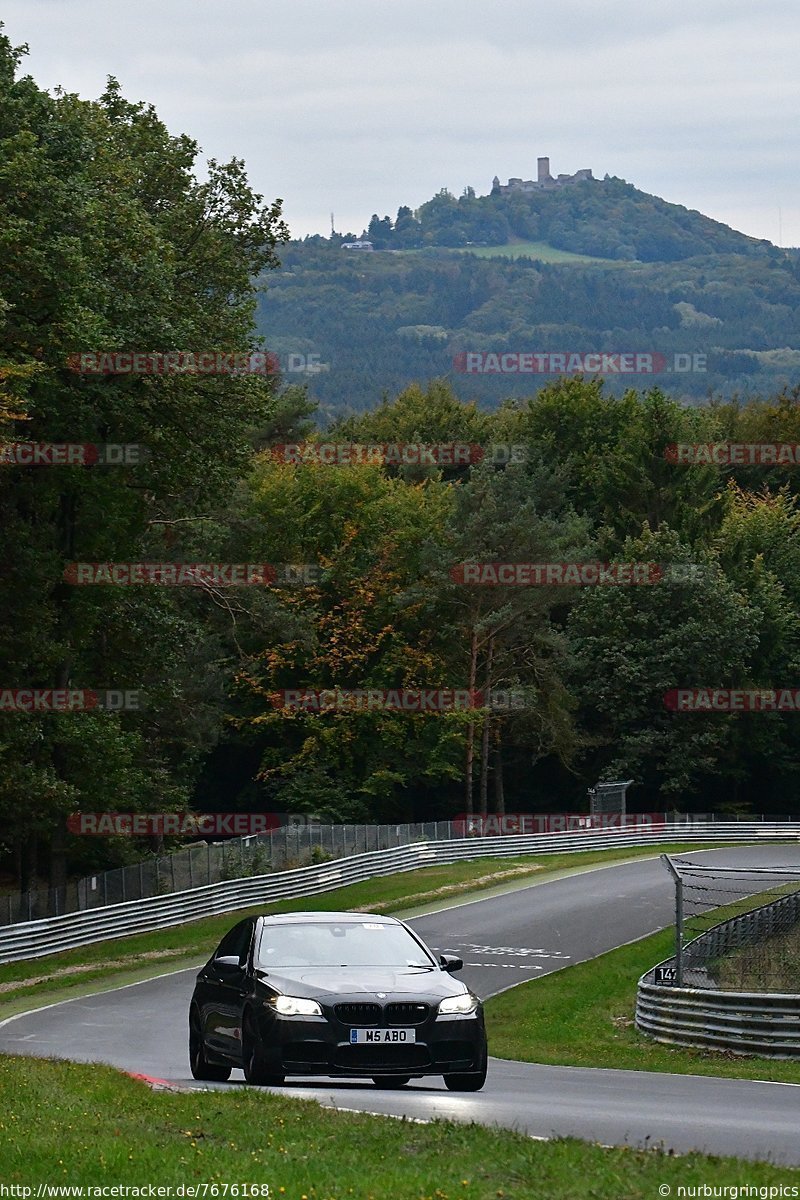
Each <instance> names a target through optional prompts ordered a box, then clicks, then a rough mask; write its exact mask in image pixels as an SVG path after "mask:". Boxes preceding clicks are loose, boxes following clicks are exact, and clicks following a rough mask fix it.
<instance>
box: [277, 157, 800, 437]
mask: <svg viewBox="0 0 800 1200" xmlns="http://www.w3.org/2000/svg"><path fill="white" fill-rule="evenodd" d="M364 232H365V233H366V234H367V235H368V237H369V239H370V241H371V242H372V243H373V245H374V246H375V252H374V253H370V252H369V251H358V250H343V249H342V243H343V242H344V241H346V240H352V239H354V238H355V237H356V236H357V235H355V234H345V235H335V236H333V237H331V238H330V239H327V238H322V237H313V238H307V239H305V240H304V241H302V242H293V243H291V244H290V245H289V246H287V247H286V248H285V249H284V250H283V252H282V254H281V258H282V261H283V270H282V271H280V272H278V273H277V274H273V275H272V277H271V278H270V280H269V291H268V293H267V294H266V295H265V296H262V298H261V300H260V304H259V326H260V329H261V332H262V333H263V335H264V336H265V338H266V341H267V345H268V347H269V349H271V350H272V351H274V352H275V353H276V354H277V355H278V359H279V361H280V363H281V366H282V369H283V372H284V375H285V378H286V381H287V382H297V381H300V380H302V381H304V382H306V383H307V385H308V390H309V393H310V395H311V396H312V397H313V398H315V399H316V400H318V401H319V403H320V408H321V412H322V415H323V419H325V418H327V417H331V416H334V415H341V414H342V413H344V412H348V411H356V412H358V411H363V410H365V409H369V408H372V407H373V406H374V405H375V404H376V403H377V402H378V401H379V400H380V399H381V397H382V396H385V395H387V394H388V395H394V394H396V393H397V392H399V391H400V390H401V389H402V388H403V387H405V386H407V385H408V384H409V383H411V382H414V381H425V380H428V379H430V378H433V377H442V376H444V377H448V378H449V379H450V381H451V384H452V386H453V389H454V391H455V392H456V393H457V394H458V395H459V396H460V397H461V398H462V399H477V400H478V401H479V402H481V403H482V404H484V405H487V406H490V407H494V406H495V405H496V404H498V403H499V402H500V401H501V400H502V399H504V398H507V397H512V396H526V395H531V394H533V393H535V392H536V391H538V390H539V388H540V387H541V386H542V385H543V384H545V383H547V382H548V381H549V380H550V379H552V378H553V374H552V373H547V372H548V371H549V368H550V367H551V366H552V365H553V363H554V362H555V364H556V368H557V365H558V360H551V359H545V360H540V367H541V366H542V365H543V366H544V368H545V369H546V370H545V371H544V372H542V371H541V370H540V371H539V372H537V373H534V374H531V373H520V374H515V373H501V374H464V373H463V371H462V369H461V368H462V366H463V361H464V360H463V358H462V357H460V356H462V355H463V354H464V352H481V353H492V352H494V353H498V354H501V353H504V352H505V353H512V354H524V353H531V352H535V353H539V354H548V353H549V354H553V353H573V354H583V355H586V354H590V353H592V352H604V353H606V354H624V353H632V352H639V353H651V354H656V355H663V356H664V361H663V364H662V365H663V368H664V369H663V370H662V371H661V372H660V373H659V375H658V377H657V382H659V383H660V384H661V386H663V387H664V388H665V390H667V391H669V392H671V393H672V394H673V395H676V396H678V397H680V398H681V399H683V400H684V401H686V402H689V403H691V402H697V401H699V400H701V399H702V398H704V397H707V396H709V395H723V396H725V397H730V396H732V395H734V394H739V395H743V396H752V395H758V394H764V395H766V394H773V393H775V392H776V391H780V390H781V389H783V388H792V387H794V386H795V384H796V383H797V381H798V380H800V320H798V315H799V314H800V262H799V261H798V257H797V255H796V254H793V253H791V252H789V253H787V252H786V251H783V250H780V249H778V248H777V247H775V246H773V245H772V244H771V243H769V242H766V241H759V240H757V239H755V238H750V237H747V236H746V235H744V234H741V233H738V232H736V231H735V230H733V229H730V228H729V227H728V226H726V225H722V224H720V222H718V221H713V220H711V219H710V218H709V217H706V216H703V215H702V214H701V213H698V212H693V211H690V210H688V209H686V208H684V207H682V206H680V205H676V204H670V203H668V202H667V201H665V200H661V199H659V198H658V197H656V196H650V195H648V194H646V193H644V192H641V191H639V190H638V189H636V188H634V187H632V186H631V185H630V184H627V183H625V182H624V181H623V180H620V179H609V178H606V179H605V180H590V181H585V182H581V183H575V184H572V185H570V186H569V187H564V188H561V189H557V190H554V191H543V192H538V193H533V194H531V193H527V194H526V193H523V192H516V193H514V192H511V193H503V194H499V193H493V194H491V195H489V196H476V195H475V193H474V191H473V190H472V189H471V188H468V189H465V192H464V194H463V195H462V196H460V197H458V198H456V197H454V196H453V195H451V194H450V193H449V192H447V191H442V192H440V193H438V194H437V195H436V196H434V197H433V198H432V199H431V200H429V201H428V202H427V203H425V204H423V205H422V206H421V207H420V208H419V209H417V210H416V212H412V210H411V209H410V208H407V207H401V208H400V209H399V210H398V214H397V217H396V219H395V220H394V221H392V220H391V219H390V218H389V217H388V216H387V217H383V218H379V217H378V216H377V215H375V216H373V218H372V220H371V222H370V223H369V227H368V229H367V230H366V231H364ZM391 251H394V252H391ZM676 356H678V357H677V358H676ZM473 361H474V360H473ZM490 361H493V360H490ZM507 361H510V360H507ZM589 361H590V364H591V363H592V362H593V361H594V360H591V359H590V360H589ZM657 362H659V363H660V362H661V360H660V359H659V360H657ZM687 365H691V367H692V369H691V370H681V369H679V370H675V369H674V368H675V367H676V366H677V367H678V368H685V367H686V366H687ZM608 380H609V382H608V387H609V388H610V389H612V390H614V391H619V390H621V389H623V388H624V387H626V386H637V387H638V386H647V385H648V384H651V383H652V382H653V381H654V380H653V378H652V377H646V376H641V375H637V376H629V375H613V374H612V375H609V376H608Z"/></svg>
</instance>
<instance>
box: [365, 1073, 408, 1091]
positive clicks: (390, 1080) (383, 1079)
mask: <svg viewBox="0 0 800 1200" xmlns="http://www.w3.org/2000/svg"><path fill="white" fill-rule="evenodd" d="M372 1082H373V1083H374V1084H375V1086H376V1087H379V1088H401V1087H405V1086H406V1084H407V1083H410V1082H411V1076H410V1075H373V1076H372Z"/></svg>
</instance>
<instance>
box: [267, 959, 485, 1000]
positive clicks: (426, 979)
mask: <svg viewBox="0 0 800 1200" xmlns="http://www.w3.org/2000/svg"><path fill="white" fill-rule="evenodd" d="M255 975H256V979H257V980H259V981H260V982H261V983H262V984H263V985H264V986H265V987H266V988H267V989H268V990H273V989H274V990H275V991H278V992H283V993H285V994H288V995H293V996H302V997H304V998H305V997H313V998H314V999H315V1000H326V999H329V1000H330V1001H331V1002H336V1001H340V1000H362V1001H367V1000H374V999H375V995H376V993H377V992H385V993H386V996H387V997H388V998H390V999H394V998H396V997H398V996H407V997H409V998H411V999H415V1000H424V999H429V1000H433V1001H436V1000H441V999H443V998H444V997H445V996H461V995H463V993H464V992H465V991H466V990H467V988H466V986H465V984H463V983H462V982H461V981H460V980H458V979H453V977H452V975H449V974H448V973H447V972H446V971H435V970H434V971H417V970H413V969H409V968H406V967H358V968H353V967H291V968H287V967H283V968H281V969H280V970H275V971H266V970H263V969H257V970H256V972H255Z"/></svg>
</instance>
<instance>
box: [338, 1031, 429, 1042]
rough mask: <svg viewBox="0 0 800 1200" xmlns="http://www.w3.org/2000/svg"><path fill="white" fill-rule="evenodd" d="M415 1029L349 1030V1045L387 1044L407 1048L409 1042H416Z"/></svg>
mask: <svg viewBox="0 0 800 1200" xmlns="http://www.w3.org/2000/svg"><path fill="white" fill-rule="evenodd" d="M416 1040H417V1031H416V1029H351V1030H350V1044H351V1045H353V1046H363V1045H369V1046H374V1045H376V1044H379V1045H383V1044H384V1043H385V1042H389V1043H390V1044H391V1045H393V1046H407V1045H408V1044H409V1043H410V1042H416Z"/></svg>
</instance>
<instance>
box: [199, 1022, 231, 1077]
mask: <svg viewBox="0 0 800 1200" xmlns="http://www.w3.org/2000/svg"><path fill="white" fill-rule="evenodd" d="M189 1068H190V1070H191V1072H192V1077H193V1078H194V1079H204V1080H206V1081H207V1082H208V1083H212V1082H213V1083H224V1082H225V1080H226V1079H228V1078H230V1073H231V1068H230V1067H226V1066H223V1065H222V1064H221V1063H212V1062H209V1061H208V1059H207V1058H206V1048H205V1043H204V1042H203V1032H202V1029H201V1026H200V1014H199V1012H198V1011H197V1009H196V1008H193V1009H192V1011H191V1013H190V1014H189Z"/></svg>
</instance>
